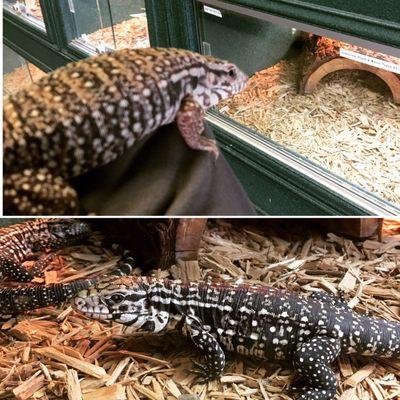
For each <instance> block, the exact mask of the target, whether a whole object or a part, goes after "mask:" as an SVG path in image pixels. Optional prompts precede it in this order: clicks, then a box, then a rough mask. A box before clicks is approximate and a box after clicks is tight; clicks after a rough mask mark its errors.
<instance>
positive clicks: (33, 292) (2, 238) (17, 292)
mask: <svg viewBox="0 0 400 400" xmlns="http://www.w3.org/2000/svg"><path fill="white" fill-rule="evenodd" d="M89 232H90V229H89V226H88V225H87V224H86V223H84V222H79V221H76V220H71V219H55V218H53V219H36V220H31V221H27V222H24V223H21V224H16V225H11V226H9V227H6V228H1V229H0V275H1V276H3V277H6V278H11V279H13V280H15V281H19V282H29V281H31V280H32V279H34V278H35V277H37V276H42V275H43V269H44V268H45V267H46V265H47V264H49V263H50V262H51V260H52V258H53V255H52V254H50V255H49V256H47V257H46V258H44V259H43V260H39V261H38V262H37V263H36V265H35V267H34V268H31V269H29V270H28V269H26V268H24V267H23V265H22V263H23V262H24V261H25V260H26V259H27V257H28V256H29V255H30V254H32V253H33V252H35V251H39V250H44V249H47V248H51V249H58V248H61V247H64V246H70V245H73V244H75V243H78V242H79V241H81V240H82V239H84V238H85V237H87V236H88V234H89ZM95 282H97V280H89V279H87V280H78V281H75V282H72V283H68V284H51V285H36V286H26V287H19V288H15V289H14V288H8V289H0V314H12V313H17V312H20V311H25V310H31V309H35V308H40V307H46V306H50V305H57V304H60V303H62V302H63V301H65V300H67V299H69V298H70V297H72V296H73V295H74V294H76V293H77V292H79V291H80V290H82V289H87V288H89V287H90V286H91V285H93V284H94V283H95Z"/></svg>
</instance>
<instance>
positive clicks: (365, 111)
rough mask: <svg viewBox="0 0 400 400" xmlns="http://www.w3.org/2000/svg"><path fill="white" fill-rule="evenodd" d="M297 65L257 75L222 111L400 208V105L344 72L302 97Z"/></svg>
mask: <svg viewBox="0 0 400 400" xmlns="http://www.w3.org/2000/svg"><path fill="white" fill-rule="evenodd" d="M297 69H298V65H297V63H296V62H294V61H281V62H279V63H278V64H276V65H274V66H272V67H270V68H268V69H265V70H262V71H260V72H257V73H256V74H255V75H254V76H253V77H252V78H251V79H250V81H249V85H248V87H247V89H246V90H244V91H243V92H241V93H239V94H238V95H236V96H234V97H233V98H232V99H230V100H226V101H225V102H223V103H221V104H220V105H219V111H220V112H221V113H223V114H224V115H227V116H229V117H231V118H233V119H234V120H236V121H238V122H239V123H241V124H243V125H245V126H248V127H249V128H251V129H254V130H256V131H257V132H259V133H261V134H263V135H266V136H267V137H268V138H270V139H272V140H274V141H275V142H277V143H279V144H281V145H283V146H285V147H287V148H288V149H291V150H294V151H295V152H297V153H299V154H300V155H302V156H305V157H306V158H308V159H310V160H312V161H314V162H316V163H317V164H319V165H321V166H323V167H325V168H327V169H328V170H329V171H331V172H333V173H335V174H337V175H339V176H340V177H342V178H345V179H348V180H349V181H350V182H352V183H354V184H356V185H358V186H361V187H362V188H364V189H366V190H367V191H369V192H372V193H374V194H376V195H378V196H379V197H383V198H384V199H386V200H388V201H390V202H392V203H395V204H398V205H400V174H399V170H400V151H399V149H400V105H395V104H394V103H393V102H392V100H391V94H390V91H389V89H388V88H387V87H386V86H385V84H384V83H383V82H381V81H380V80H379V79H378V78H376V77H374V76H373V75H372V74H369V73H366V72H363V71H339V72H336V73H332V74H330V75H328V76H327V77H326V78H324V79H323V80H322V81H321V82H320V83H319V85H318V86H317V87H316V89H315V91H314V92H313V93H311V94H308V95H299V94H298V93H297V76H298V70H297Z"/></svg>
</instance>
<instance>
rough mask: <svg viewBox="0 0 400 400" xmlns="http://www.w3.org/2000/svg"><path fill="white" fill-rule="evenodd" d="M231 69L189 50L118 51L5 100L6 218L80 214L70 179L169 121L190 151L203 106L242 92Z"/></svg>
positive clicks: (199, 143) (209, 144)
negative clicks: (20, 215)
mask: <svg viewBox="0 0 400 400" xmlns="http://www.w3.org/2000/svg"><path fill="white" fill-rule="evenodd" d="M246 81H247V76H246V75H245V74H244V73H243V72H242V71H241V70H240V69H239V68H237V67H236V66H235V65H234V64H231V63H229V62H226V61H221V60H218V59H216V58H213V57H208V56H203V55H201V54H198V53H194V52H191V51H188V50H179V49H164V48H148V49H138V50H130V49H124V50H118V51H115V52H112V53H105V54H100V55H97V56H93V57H90V58H88V59H85V60H82V61H79V62H76V63H72V64H69V65H67V66H65V67H62V68H59V69H57V70H55V71H54V72H52V73H49V74H48V75H46V76H44V77H43V78H41V79H40V80H38V81H37V82H35V83H33V84H32V85H30V86H29V87H28V88H26V89H23V90H21V91H19V92H18V93H16V94H15V95H11V96H10V97H8V98H6V99H5V101H4V117H3V120H4V189H3V190H4V205H5V208H6V213H7V214H25V215H27V214H47V215H54V214H58V215H60V214H74V213H77V212H78V201H77V194H76V192H75V190H74V189H73V188H72V187H71V186H70V185H69V184H68V181H69V180H70V179H72V178H73V177H76V176H79V175H82V174H83V173H85V172H87V171H89V170H91V169H93V168H96V167H100V166H103V165H105V164H107V163H109V162H110V161H112V160H114V159H115V158H117V157H118V156H119V155H121V154H123V153H124V152H125V150H126V149H127V148H129V147H130V146H132V145H133V144H134V143H135V141H136V140H139V139H140V138H142V137H143V136H144V135H147V134H149V133H151V132H153V131H155V130H157V129H158V128H159V127H161V126H163V125H166V124H169V123H171V122H173V121H175V122H176V123H177V125H178V128H179V131H180V133H181V135H182V137H183V139H184V141H185V142H186V144H187V145H188V146H189V147H190V148H192V149H199V150H206V151H209V152H212V153H213V154H214V155H215V156H217V155H218V149H217V147H216V144H215V143H214V142H213V141H210V140H209V139H207V138H205V137H202V136H201V134H202V132H203V130H204V121H203V114H204V110H206V109H208V108H210V107H212V106H213V105H215V104H217V103H218V102H219V101H220V100H223V99H226V98H228V97H229V96H231V95H233V94H235V93H237V92H238V91H240V90H241V89H243V87H244V85H245V84H246Z"/></svg>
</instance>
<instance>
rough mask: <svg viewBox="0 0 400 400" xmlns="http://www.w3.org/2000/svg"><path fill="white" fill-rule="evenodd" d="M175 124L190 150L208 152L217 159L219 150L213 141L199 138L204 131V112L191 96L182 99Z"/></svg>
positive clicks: (202, 137)
mask: <svg viewBox="0 0 400 400" xmlns="http://www.w3.org/2000/svg"><path fill="white" fill-rule="evenodd" d="M176 123H177V125H178V128H179V131H180V132H181V135H182V137H183V139H184V141H185V142H186V144H187V145H188V146H189V147H190V148H191V149H194V150H204V151H209V152H211V153H212V154H214V157H215V159H217V157H218V155H219V150H218V147H217V144H216V142H215V140H211V139H208V138H206V137H204V136H201V135H202V133H203V131H204V111H203V109H202V107H201V106H200V104H199V103H197V102H196V101H195V100H194V99H193V98H192V97H191V96H188V97H186V98H184V99H183V101H182V103H181V107H180V109H179V111H178V112H177V114H176Z"/></svg>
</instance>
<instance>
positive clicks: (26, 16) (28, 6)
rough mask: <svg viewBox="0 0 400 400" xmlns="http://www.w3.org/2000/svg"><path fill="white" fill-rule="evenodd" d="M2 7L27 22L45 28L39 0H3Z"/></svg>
mask: <svg viewBox="0 0 400 400" xmlns="http://www.w3.org/2000/svg"><path fill="white" fill-rule="evenodd" d="M3 7H4V8H5V9H7V10H9V11H12V12H13V13H15V14H17V15H18V16H20V17H21V19H23V20H25V21H26V22H28V23H31V24H33V25H35V26H37V27H38V28H40V29H43V30H45V29H46V27H45V25H44V22H43V14H42V9H41V8H40V2H39V0H19V1H16V0H4V2H3Z"/></svg>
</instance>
